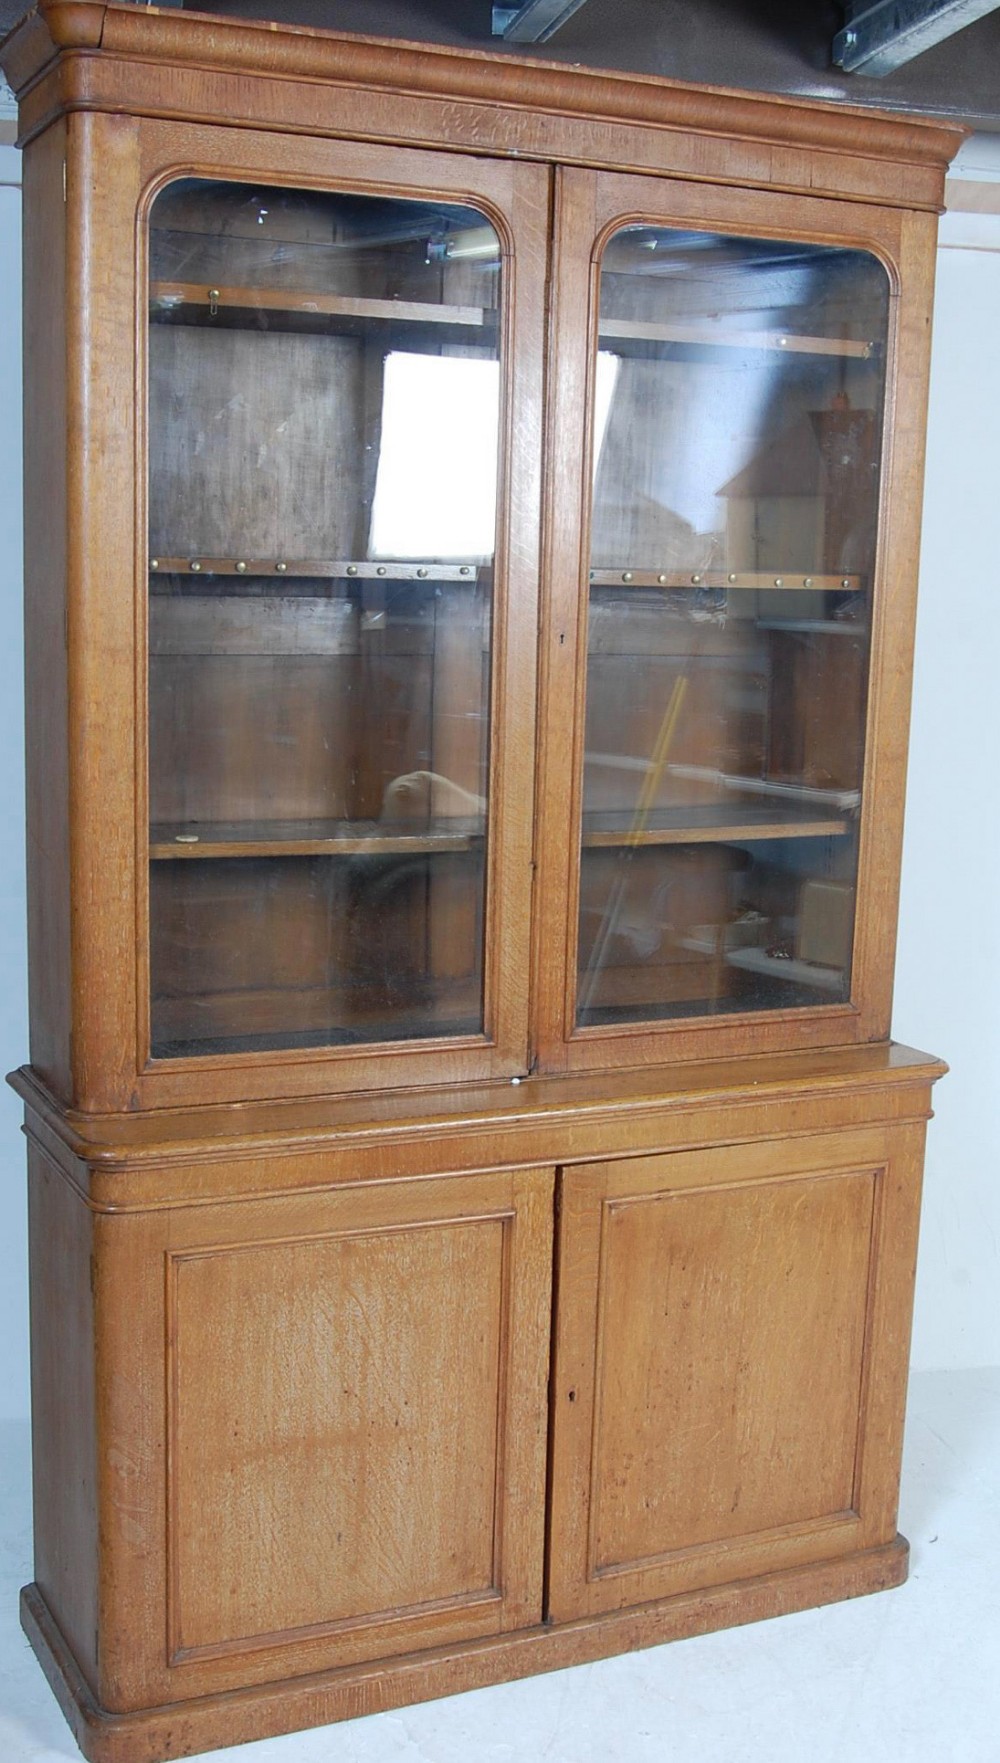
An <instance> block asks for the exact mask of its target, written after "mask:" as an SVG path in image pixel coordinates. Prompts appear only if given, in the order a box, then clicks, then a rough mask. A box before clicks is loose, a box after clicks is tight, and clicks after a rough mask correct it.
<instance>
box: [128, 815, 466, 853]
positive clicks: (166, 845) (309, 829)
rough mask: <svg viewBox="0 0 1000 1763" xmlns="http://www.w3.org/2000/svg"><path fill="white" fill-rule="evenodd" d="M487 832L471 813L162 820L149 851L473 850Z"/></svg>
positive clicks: (316, 851) (327, 851)
mask: <svg viewBox="0 0 1000 1763" xmlns="http://www.w3.org/2000/svg"><path fill="white" fill-rule="evenodd" d="M483 836H484V828H483V823H482V821H481V820H479V819H476V818H473V817H471V816H467V817H465V818H463V819H458V818H456V819H448V820H437V821H434V822H433V823H432V824H431V825H429V826H428V825H427V824H425V823H423V822H420V823H418V822H412V821H411V822H399V821H396V822H385V821H378V820H301V821H289V820H285V821H281V820H279V821H272V822H264V823H259V822H258V823H254V824H247V823H244V822H231V823H226V822H221V821H213V822H208V821H205V822H201V823H195V822H187V823H184V822H181V823H178V824H176V825H164V824H162V823H161V824H159V825H154V826H152V827H151V828H150V841H149V855H150V859H151V860H152V861H153V862H154V863H165V862H176V861H183V860H184V859H185V858H186V859H192V858H217V857H392V856H414V857H421V856H429V855H431V854H432V853H434V852H436V851H471V850H472V849H473V848H474V847H475V846H476V845H477V844H479V843H481V841H482V839H483Z"/></svg>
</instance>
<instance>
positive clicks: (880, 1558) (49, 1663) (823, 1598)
mask: <svg viewBox="0 0 1000 1763" xmlns="http://www.w3.org/2000/svg"><path fill="white" fill-rule="evenodd" d="M908 1559H909V1545H908V1543H907V1542H906V1539H905V1538H904V1537H901V1536H897V1537H896V1539H895V1541H894V1542H891V1543H888V1544H886V1545H885V1547H883V1548H880V1549H870V1550H867V1551H866V1552H865V1553H863V1554H859V1555H849V1556H847V1557H846V1558H845V1559H843V1560H839V1561H826V1562H821V1563H820V1564H819V1566H815V1567H796V1568H791V1569H788V1570H785V1571H783V1572H780V1573H770V1574H765V1575H763V1576H762V1577H760V1578H758V1579H753V1580H744V1581H741V1582H736V1583H734V1584H732V1585H724V1586H717V1587H714V1588H713V1589H712V1590H711V1591H704V1592H690V1593H686V1594H685V1595H684V1596H682V1597H678V1598H667V1599H664V1600H662V1601H661V1602H659V1603H655V1604H643V1605H642V1606H641V1607H639V1608H637V1609H632V1610H622V1611H616V1612H614V1613H612V1614H610V1615H606V1616H598V1617H589V1618H587V1619H586V1620H582V1621H579V1622H567V1623H562V1624H560V1626H559V1627H558V1628H549V1627H539V1628H531V1629H525V1630H522V1631H521V1632H520V1633H518V1634H512V1635H499V1636H497V1637H496V1638H494V1639H490V1640H479V1641H474V1642H471V1643H469V1644H467V1645H464V1646H451V1647H441V1648H437V1649H434V1650H433V1651H431V1652H426V1653H412V1654H408V1655H405V1656H404V1657H402V1658H398V1659H388V1660H384V1661H381V1662H379V1663H376V1664H371V1665H352V1666H349V1667H346V1668H344V1669H342V1670H337V1671H324V1672H319V1673H316V1674H315V1675H314V1676H311V1677H293V1678H284V1679H282V1680H281V1682H279V1683H270V1684H260V1685H255V1686H254V1687H253V1688H250V1689H245V1690H233V1691H228V1692H227V1693H225V1694H222V1695H217V1696H204V1697H199V1698H198V1699H197V1700H195V1701H189V1702H177V1703H174V1704H172V1705H167V1706H162V1707H156V1708H142V1709H138V1710H136V1711H135V1712H134V1713H130V1714H109V1713H107V1712H105V1710H104V1709H102V1708H100V1707H98V1705H97V1703H96V1702H95V1701H94V1699H93V1697H92V1695H91V1693H90V1690H89V1689H88V1687H87V1685H86V1683H85V1682H84V1680H83V1677H82V1676H81V1674H80V1671H79V1670H78V1668H77V1665H76V1661H75V1660H74V1658H73V1656H72V1654H71V1653H70V1651H69V1649H68V1647H67V1646H66V1643H65V1641H64V1639H63V1637H62V1635H61V1633H60V1632H59V1629H58V1627H57V1625H56V1623H55V1622H54V1620H53V1618H52V1616H51V1614H50V1612H49V1609H48V1607H47V1605H46V1603H45V1601H44V1599H43V1598H42V1596H41V1594H40V1592H39V1590H38V1587H37V1586H34V1585H29V1586H25V1588H24V1590H23V1592H22V1594H21V1621H22V1624H23V1627H24V1630H25V1633H26V1634H27V1636H28V1639H29V1641H30V1642H31V1645H32V1647H33V1648H34V1650H35V1653H36V1654H37V1656H38V1659H39V1661H40V1663H41V1666H42V1669H43V1670H44V1672H45V1675H46V1677H47V1678H48V1680H49V1683H50V1685H51V1687H52V1689H53V1690H54V1692H55V1694H56V1696H57V1698H58V1701H59V1704H60V1707H61V1708H62V1710H63V1713H64V1714H65V1716H66V1718H67V1720H68V1721H69V1723H70V1726H71V1727H72V1729H73V1732H74V1734H75V1736H76V1739H77V1743H78V1744H79V1746H80V1748H81V1750H82V1751H83V1753H84V1756H86V1757H89V1758H90V1759H91V1760H92V1763H161V1760H165V1759H167V1758H171V1757H188V1756H191V1755H192V1754H193V1753H196V1752H198V1751H207V1750H215V1749H216V1748H218V1747H221V1746H224V1745H236V1744H243V1743H245V1742H247V1741H248V1740H250V1739H259V1738H270V1737H273V1736H274V1735H276V1734H277V1733H284V1732H297V1731H300V1730H302V1729H303V1728H305V1727H310V1726H325V1725H327V1724H329V1723H330V1722H332V1721H337V1720H351V1719H354V1718H356V1717H357V1716H360V1715H362V1714H375V1713H378V1712H380V1711H381V1710H382V1709H385V1708H399V1707H403V1706H405V1705H406V1704H407V1703H412V1702H424V1701H432V1700H433V1699H434V1698H435V1697H437V1696H446V1695H453V1694H456V1693H458V1692H459V1691H461V1690H471V1689H479V1688H481V1687H482V1686H483V1685H485V1684H490V1683H500V1682H504V1681H506V1680H509V1679H511V1678H516V1677H529V1676H531V1674H532V1673H533V1672H540V1671H556V1670H559V1669H561V1668H562V1667H564V1666H568V1665H581V1664H584V1663H585V1662H587V1661H588V1660H592V1659H602V1658H606V1657H609V1656H610V1655H611V1654H613V1653H626V1652H630V1651H632V1650H634V1649H638V1648H641V1647H650V1646H656V1645H657V1644H658V1643H660V1642H662V1641H672V1640H683V1639H684V1638H686V1637H687V1636H689V1635H695V1634H707V1633H709V1632H710V1631H711V1630H712V1629H716V1628H730V1627H736V1626H738V1625H739V1624H741V1623H745V1622H758V1621H761V1620H762V1619H763V1618H765V1617H768V1616H781V1615H784V1614H786V1613H787V1612H789V1611H792V1610H807V1609H810V1608H811V1607H813V1606H815V1605H818V1604H832V1603H835V1602H837V1600H838V1599H841V1598H854V1597H860V1596H861V1595H862V1594H864V1593H867V1592H879V1591H884V1590H886V1589H887V1588H888V1587H889V1586H894V1585H900V1584H901V1583H902V1581H903V1580H904V1579H905V1578H906V1572H907V1563H908Z"/></svg>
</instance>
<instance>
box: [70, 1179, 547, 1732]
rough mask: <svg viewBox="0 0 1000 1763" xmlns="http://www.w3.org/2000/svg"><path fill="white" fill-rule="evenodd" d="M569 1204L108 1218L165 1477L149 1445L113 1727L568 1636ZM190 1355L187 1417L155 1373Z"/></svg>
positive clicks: (402, 1196) (133, 1431) (284, 1201)
mask: <svg viewBox="0 0 1000 1763" xmlns="http://www.w3.org/2000/svg"><path fill="white" fill-rule="evenodd" d="M234 1179H235V1176H234ZM552 1184H553V1172H552V1171H551V1170H546V1169H535V1170H527V1171H521V1172H517V1173H510V1174H506V1173H503V1172H500V1173H498V1174H495V1175H491V1176H468V1177H465V1176H457V1177H452V1178H443V1179H431V1180H420V1181H403V1182H391V1183H375V1184H363V1185H359V1186H355V1187H348V1188H341V1189H337V1190H334V1191H332V1192H329V1193H325V1194H322V1195H319V1196H316V1195H312V1196H301V1195H300V1196H289V1197H276V1198H274V1199H271V1200H266V1201H263V1202H257V1203H253V1204H252V1205H251V1204H247V1205H245V1206H244V1205H239V1206H219V1207H216V1206H211V1205H209V1206H205V1207H195V1208H190V1209H184V1210H181V1211H177V1212H172V1213H170V1214H169V1215H167V1216H166V1220H165V1221H164V1215H163V1214H153V1215H151V1216H146V1217H143V1218H132V1219H114V1220H110V1221H107V1223H106V1224H102V1236H101V1241H102V1245H103V1246H104V1247H103V1248H102V1262H101V1265H102V1268H105V1267H106V1268H107V1270H108V1271H107V1277H108V1278H109V1279H114V1280H115V1281H116V1282H117V1283H118V1285H119V1288H120V1293H121V1299H122V1305H121V1315H122V1317H123V1318H124V1317H125V1316H126V1315H127V1317H128V1323H127V1330H128V1333H127V1338H122V1339H120V1340H119V1342H118V1345H117V1348H116V1349H115V1363H116V1365H117V1374H116V1377H115V1379H114V1384H113V1390H112V1411H111V1413H110V1415H109V1421H108V1432H107V1437H108V1443H109V1452H108V1454H109V1456H112V1455H113V1456H115V1457H116V1458H121V1459H122V1460H125V1459H126V1458H127V1459H128V1461H129V1463H130V1464H131V1465H132V1467H133V1469H135V1472H136V1474H137V1475H138V1474H139V1466H138V1463H137V1458H136V1447H135V1443H134V1441H135V1440H136V1439H137V1438H139V1439H141V1440H143V1441H144V1443H143V1445H142V1447H141V1453H142V1452H146V1453H148V1456H145V1457H144V1458H143V1462H142V1465H141V1490H142V1491H141V1496H140V1498H141V1502H142V1508H143V1509H142V1511H141V1512H139V1510H138V1509H137V1508H136V1506H135V1502H134V1501H133V1503H132V1505H131V1507H130V1508H129V1511H128V1512H120V1511H119V1508H118V1506H116V1507H115V1511H114V1513H113V1515H112V1517H111V1520H110V1525H109V1533H108V1537H107V1543H108V1548H109V1552H110V1557H111V1558H112V1559H113V1560H114V1561H115V1562H116V1563H117V1567H116V1571H117V1572H119V1574H120V1576H121V1587H120V1590H121V1596H120V1598H119V1600H118V1605H117V1608H118V1610H119V1613H120V1612H122V1611H126V1610H128V1608H129V1607H130V1606H131V1608H132V1610H133V1612H136V1613H138V1612H142V1619H141V1623H140V1628H141V1632H142V1633H143V1634H144V1636H145V1644H144V1645H143V1646H140V1647H138V1648H137V1647H136V1645H135V1643H134V1639H133V1641H132V1642H131V1643H130V1641H129V1625H128V1622H127V1621H126V1624H125V1627H124V1628H123V1630H122V1632H121V1634H120V1635H119V1634H118V1633H117V1632H116V1628H115V1626H114V1625H112V1626H111V1627H110V1628H109V1630H108V1631H107V1632H106V1634H105V1636H104V1641H103V1645H102V1671H103V1672H104V1673H105V1675H106V1677H107V1680H108V1681H107V1683H106V1684H105V1685H104V1686H103V1694H104V1696H105V1699H108V1698H109V1697H110V1705H113V1706H118V1707H121V1708H127V1707H130V1706H131V1707H134V1706H142V1705H144V1704H148V1703H149V1702H151V1701H159V1700H174V1699H175V1698H177V1697H184V1696H189V1695H195V1694H199V1693H209V1692H210V1691H211V1690H213V1689H224V1688H228V1687H232V1686H234V1685H237V1684H239V1683H246V1682H260V1681H264V1680H266V1679H269V1678H277V1677H286V1676H300V1675H302V1674H303V1673H308V1672H310V1671H315V1670H319V1669H323V1668H327V1667H330V1666H333V1665H340V1664H349V1663H353V1662H356V1661H358V1660H363V1659H375V1658H380V1657H384V1656H387V1655H392V1654H397V1653H401V1652H410V1651H412V1650H414V1649H419V1648H422V1647H428V1646H434V1645H439V1644H446V1643H448V1642H456V1641H459V1640H469V1639H475V1638H477V1637H481V1636H488V1635H494V1634H498V1633H502V1632H504V1631H506V1630H508V1629H514V1628H523V1627H530V1626H531V1625H532V1624H534V1623H537V1622H538V1621H539V1620H540V1617H541V1608H542V1571H543V1531H544V1511H545V1434H546V1412H547V1411H546V1385H547V1378H548V1369H549V1312H550V1301H551V1250H552ZM158 1272H159V1274H160V1277H159V1278H158V1277H157V1273H158ZM103 1277H104V1276H103V1273H102V1278H103ZM164 1355H165V1370H166V1380H165V1391H166V1400H165V1403H164V1393H163V1391H164V1386H163V1384H162V1383H161V1382H158V1380H156V1379H152V1378H149V1377H148V1376H144V1375H142V1373H141V1371H140V1367H142V1366H147V1365H149V1364H152V1363H155V1362H156V1359H157V1358H159V1359H160V1360H161V1361H162V1360H163V1359H164ZM133 1365H134V1367H135V1375H134V1376H133V1375H132V1373H131V1371H130V1367H132V1366H133ZM126 1397H127V1398H128V1400H131V1401H132V1402H134V1403H138V1407H139V1410H140V1411H139V1412H138V1413H137V1412H135V1411H133V1412H132V1413H131V1415H130V1416H129V1415H128V1414H126V1413H124V1412H122V1413H121V1415H120V1419H121V1423H122V1427H121V1430H120V1429H119V1427H118V1424H117V1421H118V1418H119V1411H118V1406H117V1404H118V1403H119V1401H121V1402H125V1403H126V1405H127V1402H126ZM125 1428H127V1431H126V1430H125ZM116 1442H117V1448H116ZM141 1453H140V1454H141ZM136 1485H138V1483H137V1484H136ZM126 1525H127V1526H131V1529H127V1530H123V1529H122V1526H126ZM136 1526H140V1527H141V1529H142V1535H143V1537H144V1538H146V1539H147V1540H149V1541H152V1539H154V1538H162V1537H163V1536H164V1535H165V1537H166V1550H165V1555H164V1552H163V1551H162V1549H161V1548H159V1547H153V1548H151V1549H149V1550H146V1549H144V1548H142V1547H138V1548H137V1547H136V1546H135V1537H136ZM119 1551H120V1552H119ZM132 1632H133V1633H134V1630H133V1631H132Z"/></svg>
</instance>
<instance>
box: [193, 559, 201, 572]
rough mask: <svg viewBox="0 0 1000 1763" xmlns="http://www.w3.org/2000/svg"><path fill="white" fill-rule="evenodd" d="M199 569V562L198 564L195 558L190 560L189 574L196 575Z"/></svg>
mask: <svg viewBox="0 0 1000 1763" xmlns="http://www.w3.org/2000/svg"><path fill="white" fill-rule="evenodd" d="M200 569H201V564H200V563H199V562H198V559H197V557H195V558H193V559H192V561H191V573H192V575H197V574H198V572H199V570H200Z"/></svg>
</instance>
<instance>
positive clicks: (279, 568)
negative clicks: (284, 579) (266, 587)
mask: <svg viewBox="0 0 1000 1763" xmlns="http://www.w3.org/2000/svg"><path fill="white" fill-rule="evenodd" d="M274 567H275V569H276V570H277V572H278V574H279V575H284V574H285V573H286V571H287V569H288V564H287V563H276V564H275V566H274Z"/></svg>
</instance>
